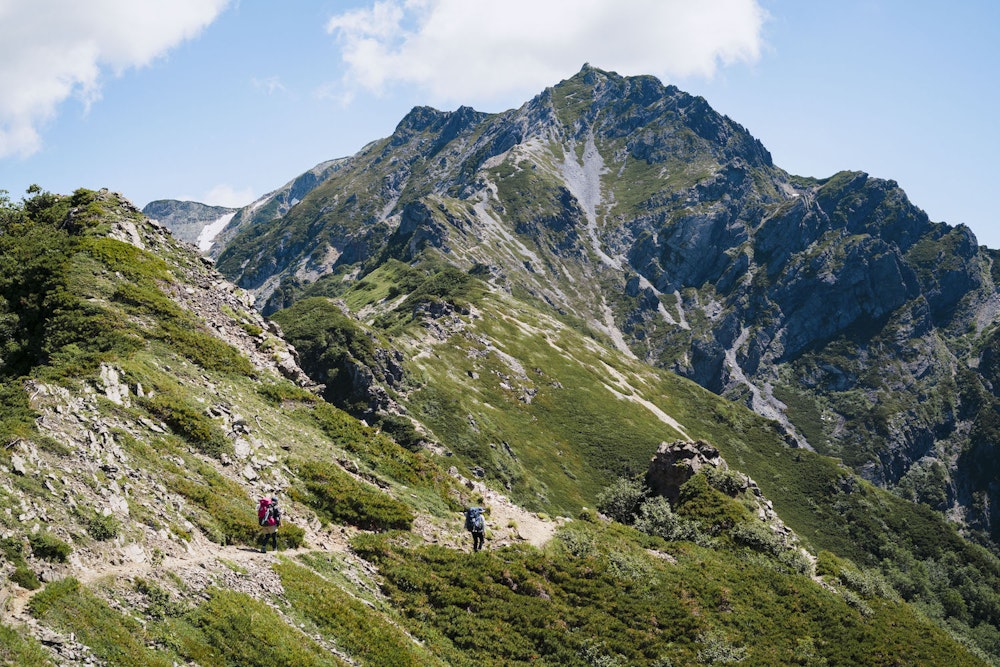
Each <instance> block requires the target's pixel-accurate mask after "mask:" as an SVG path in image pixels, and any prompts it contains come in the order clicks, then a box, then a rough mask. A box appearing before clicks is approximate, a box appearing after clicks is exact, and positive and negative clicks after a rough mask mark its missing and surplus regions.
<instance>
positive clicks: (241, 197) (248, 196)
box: [195, 184, 257, 208]
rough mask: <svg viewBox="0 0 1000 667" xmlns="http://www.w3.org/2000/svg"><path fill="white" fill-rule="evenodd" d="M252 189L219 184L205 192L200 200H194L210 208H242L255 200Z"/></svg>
mask: <svg viewBox="0 0 1000 667" xmlns="http://www.w3.org/2000/svg"><path fill="white" fill-rule="evenodd" d="M256 198H257V196H256V195H255V194H254V192H253V188H242V189H237V188H234V187H233V186H231V185H226V184H220V185H216V186H215V187H214V188H212V189H211V190H209V191H208V192H206V193H205V194H204V195H202V196H201V198H197V199H195V201H199V202H201V203H202V204H209V205H211V206H226V207H228V208H242V207H244V206H246V205H247V204H249V203H250V202H252V201H253V200H254V199H256Z"/></svg>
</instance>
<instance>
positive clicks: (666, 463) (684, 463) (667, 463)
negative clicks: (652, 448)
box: [646, 440, 729, 505]
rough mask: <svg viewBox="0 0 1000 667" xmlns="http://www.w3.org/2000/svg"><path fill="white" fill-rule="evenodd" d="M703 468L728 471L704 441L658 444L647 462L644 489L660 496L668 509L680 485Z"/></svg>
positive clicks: (717, 452)
mask: <svg viewBox="0 0 1000 667" xmlns="http://www.w3.org/2000/svg"><path fill="white" fill-rule="evenodd" d="M706 466H710V467H712V468H714V469H717V470H728V469H729V466H728V465H727V464H726V462H725V460H724V459H723V458H722V455H721V454H719V450H718V449H716V448H715V446H713V445H710V444H709V443H707V442H705V441H704V440H696V441H694V442H691V441H686V440H677V441H675V442H661V443H660V446H659V447H658V448H657V450H656V454H654V455H653V458H652V459H650V461H649V468H648V469H647V471H646V486H648V487H649V488H650V490H651V491H652V492H653V493H654V494H655V495H658V496H663V497H665V498H666V499H667V500H669V501H670V504H671V505H676V504H677V499H678V497H679V496H680V489H681V486H683V485H684V482H686V481H688V480H689V479H691V478H692V477H694V476H695V475H697V474H698V473H699V472H700V471H701V470H702V469H704V468H705V467H706Z"/></svg>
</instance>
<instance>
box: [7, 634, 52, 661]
mask: <svg viewBox="0 0 1000 667" xmlns="http://www.w3.org/2000/svg"><path fill="white" fill-rule="evenodd" d="M0 665H7V666H9V667H55V663H54V662H53V661H52V658H51V656H49V654H48V653H47V652H46V651H45V649H44V648H42V645H41V644H39V643H38V642H37V641H35V640H34V639H32V638H31V637H30V636H26V635H25V634H24V632H22V631H20V630H18V629H15V628H12V627H10V626H7V625H4V624H2V623H0Z"/></svg>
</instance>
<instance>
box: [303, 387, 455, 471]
mask: <svg viewBox="0 0 1000 667" xmlns="http://www.w3.org/2000/svg"><path fill="white" fill-rule="evenodd" d="M311 414H312V417H313V419H314V420H315V421H316V423H317V425H319V427H320V428H321V429H322V430H323V432H324V433H325V434H326V435H327V436H328V437H329V438H330V439H331V440H332V441H333V442H334V444H336V445H338V446H339V447H343V448H344V449H346V450H347V451H349V452H351V453H352V454H356V455H357V456H359V457H360V458H361V459H362V460H363V461H364V462H365V463H367V464H368V465H370V466H371V467H372V468H373V469H375V470H377V471H378V472H379V473H381V474H384V475H386V476H387V477H390V478H392V479H394V480H396V481H399V482H402V483H404V484H408V485H417V486H423V487H430V488H438V489H439V490H440V489H442V488H443V486H444V484H446V483H447V480H448V479H450V478H448V477H447V476H446V475H443V474H442V473H441V469H440V468H438V467H437V466H436V465H434V463H433V462H431V461H430V460H428V458H427V456H426V455H424V454H423V453H421V452H414V451H411V450H409V449H406V448H404V447H402V446H400V445H399V443H397V442H395V441H393V440H392V439H391V438H388V437H386V436H385V435H383V434H380V433H378V432H377V431H376V430H375V429H372V428H368V427H366V426H365V425H364V424H362V423H361V422H359V421H358V420H357V419H355V418H353V417H351V416H350V415H349V414H347V413H346V412H344V411H343V410H341V409H339V408H336V407H334V406H332V405H330V404H329V403H327V402H325V401H319V402H317V403H316V404H315V406H313V409H312V413H311ZM411 426H412V425H411Z"/></svg>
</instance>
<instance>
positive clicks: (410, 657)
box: [277, 563, 445, 667]
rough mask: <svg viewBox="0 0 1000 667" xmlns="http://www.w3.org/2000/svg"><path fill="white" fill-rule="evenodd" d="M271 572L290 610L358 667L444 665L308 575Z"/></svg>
mask: <svg viewBox="0 0 1000 667" xmlns="http://www.w3.org/2000/svg"><path fill="white" fill-rule="evenodd" d="M277 571H278V574H280V575H281V583H282V585H283V586H284V587H285V592H286V594H287V595H288V598H289V601H290V602H291V604H292V608H293V610H295V611H296V612H297V613H298V614H300V615H301V616H303V617H304V618H306V619H308V620H309V621H310V622H311V623H314V624H315V625H316V626H317V627H318V628H319V629H320V630H321V631H322V632H323V634H324V635H325V636H328V637H331V638H333V639H334V641H336V643H337V645H338V646H340V647H342V648H343V649H344V650H345V651H346V652H347V653H348V654H350V655H351V656H353V657H354V659H355V660H357V661H359V662H360V663H361V664H363V665H371V666H373V667H407V666H408V665H412V666H413V667H417V666H423V665H443V664H445V663H444V662H442V661H441V660H438V659H435V658H434V657H433V656H432V654H431V652H430V651H428V650H427V649H426V648H423V647H421V646H420V645H418V644H416V643H414V642H413V641H412V640H411V639H410V638H409V637H408V636H407V635H406V634H405V632H404V631H403V630H402V629H400V628H399V627H398V626H397V625H396V623H395V622H393V621H392V620H387V619H386V617H385V616H383V614H382V613H379V612H378V611H376V610H374V609H372V608H371V607H369V605H368V604H366V603H365V602H363V601H361V600H358V599H356V598H354V597H352V596H351V595H349V594H347V593H346V592H345V591H344V590H343V589H342V588H340V587H338V586H335V585H333V584H331V583H329V582H328V581H326V580H325V579H324V578H322V577H321V576H319V575H318V574H316V573H315V572H313V571H312V570H310V569H308V568H305V567H301V566H298V565H293V564H291V563H282V564H280V565H278V566H277ZM382 611H385V610H384V609H383V610H382Z"/></svg>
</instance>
